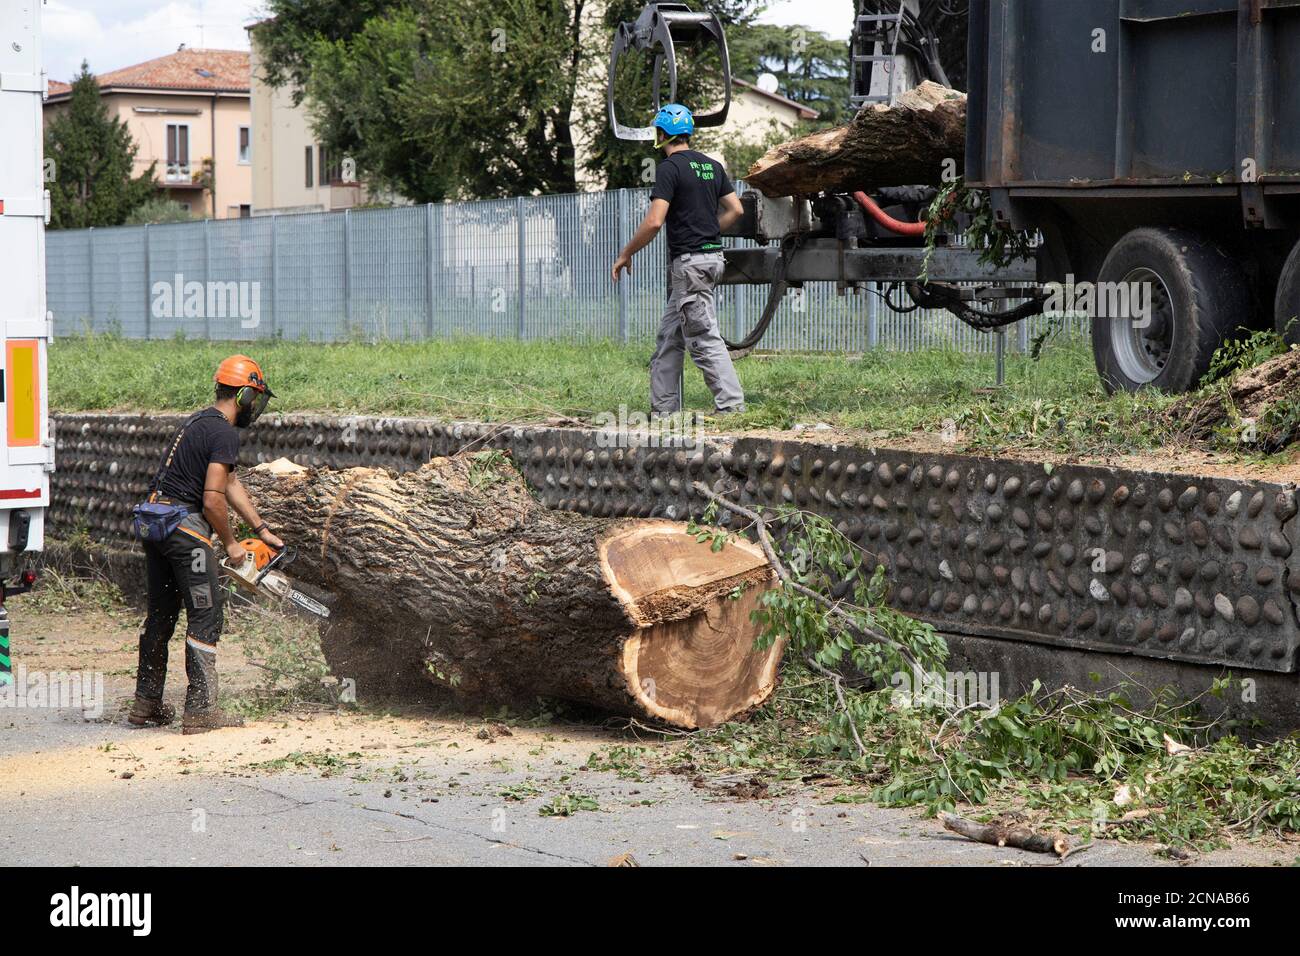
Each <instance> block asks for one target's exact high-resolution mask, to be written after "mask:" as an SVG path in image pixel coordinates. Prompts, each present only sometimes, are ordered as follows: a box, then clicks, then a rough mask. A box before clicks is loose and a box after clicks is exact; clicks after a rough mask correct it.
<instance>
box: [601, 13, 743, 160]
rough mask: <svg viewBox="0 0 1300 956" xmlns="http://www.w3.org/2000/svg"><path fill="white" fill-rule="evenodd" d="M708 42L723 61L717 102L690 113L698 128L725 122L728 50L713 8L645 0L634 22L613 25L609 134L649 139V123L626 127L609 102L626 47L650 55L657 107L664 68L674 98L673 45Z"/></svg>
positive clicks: (728, 93)
mask: <svg viewBox="0 0 1300 956" xmlns="http://www.w3.org/2000/svg"><path fill="white" fill-rule="evenodd" d="M701 42H703V43H708V44H710V45H712V46H715V47H716V48H717V50H718V53H719V55H720V58H721V61H722V79H723V97H722V105H721V106H720V107H719V108H718V109H716V110H713V111H712V112H708V113H695V125H696V126H697V127H709V126H721V125H722V124H723V123H725V122H726V121H727V112H728V111H729V110H730V109H731V60H730V57H729V56H728V53H727V37H726V34H725V33H724V32H723V29H722V21H721V20H719V19H718V15H717V14H716V13H697V12H695V11H694V10H692V9H691V8H690V7H688V6H686V4H684V3H648V4H646V5H645V7H644V9H642V11H641V13H640V15H639V16H638V17H637V18H636V20H634V21H624V22H623V23H620V24H619V25H618V32H617V33H615V35H614V47H613V50H612V52H611V53H610V58H609V86H608V89H607V102H608V106H609V125H610V128H611V129H612V130H613V131H614V135H615V136H616V137H618V138H619V139H623V140H640V141H653V140H654V138H655V131H654V127H653V126H627V125H625V124H624V123H622V122H621V121H620V120H619V118H618V111H617V108H616V106H615V103H614V93H615V90H614V83H615V77H616V76H617V72H618V63H619V59H620V58H621V57H622V56H623V55H624V54H626V53H628V52H629V51H636V52H638V53H643V54H653V55H654V108H655V111H656V112H658V110H659V108H660V107H661V106H663V105H664V103H663V102H661V100H660V89H661V87H660V82H661V80H662V79H663V78H664V69H665V68H666V69H667V80H668V91H669V92H668V102H676V100H677V46H676V45H677V44H678V43H701Z"/></svg>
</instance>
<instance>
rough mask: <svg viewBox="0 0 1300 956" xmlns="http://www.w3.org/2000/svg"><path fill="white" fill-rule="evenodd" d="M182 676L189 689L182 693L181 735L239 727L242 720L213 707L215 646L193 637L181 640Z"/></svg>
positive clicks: (215, 705) (215, 687) (215, 677)
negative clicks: (184, 674) (185, 678)
mask: <svg viewBox="0 0 1300 956" xmlns="http://www.w3.org/2000/svg"><path fill="white" fill-rule="evenodd" d="M185 673H186V674H187V675H188V676H189V679H190V686H189V687H188V688H186V690H185V715H184V716H183V717H182V718H181V733H183V734H202V733H207V732H208V731H209V730H221V729H222V728H224V727H242V726H244V721H243V718H241V717H236V716H235V715H234V714H231V713H227V712H226V711H224V710H222V709H221V708H220V707H218V706H217V689H218V685H219V681H218V680H217V645H215V644H205V643H203V642H202V641H200V640H198V639H197V638H194V637H187V638H186V639H185Z"/></svg>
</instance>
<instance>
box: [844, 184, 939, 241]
mask: <svg viewBox="0 0 1300 956" xmlns="http://www.w3.org/2000/svg"><path fill="white" fill-rule="evenodd" d="M853 198H854V199H856V200H857V201H858V205H859V206H861V207H862V208H863V209H865V210H866V211H867V215H868V216H870V217H871V218H872V219H874V220H875V221H876V222H878V223H879V224H880V225H881V226H882V227H883V228H885V229H888V230H889V231H890V232H896V233H898V234H899V235H900V236H924V235H925V227H926V223H925V221H924V220H922V221H921V222H903V221H901V220H898V219H895V218H894V217H893V216H891V215H890V214H889V213H887V212H885V210H883V209H881V208H880V206H879V205H877V203H876V201H875V200H874V199H872V198H871V197H870V196H868V195H867V194H866V193H864V192H861V191H858V192H855V193H854V194H853Z"/></svg>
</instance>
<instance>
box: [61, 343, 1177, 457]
mask: <svg viewBox="0 0 1300 956" xmlns="http://www.w3.org/2000/svg"><path fill="white" fill-rule="evenodd" d="M234 351H247V352H250V353H252V354H253V355H254V357H255V358H257V360H258V361H259V362H261V363H262V365H263V367H264V368H265V369H266V371H267V374H268V377H269V378H270V381H271V383H272V386H273V387H274V388H275V390H276V396H277V397H276V400H275V401H274V402H273V403H272V410H273V411H280V412H305V411H315V412H328V413H334V414H339V413H344V414H382V415H410V416H429V417H438V418H446V419H468V420H482V421H537V420H543V419H546V418H552V417H555V416H557V415H562V416H568V417H571V418H575V419H578V420H581V421H587V422H592V421H595V420H596V417H597V416H600V415H611V414H613V415H617V413H618V410H619V408H620V406H626V407H627V408H628V409H629V410H630V411H644V410H645V409H646V407H647V394H646V393H647V387H648V368H649V362H650V353H651V346H650V344H648V343H642V344H635V345H629V346H620V345H615V344H613V343H609V342H592V343H587V344H582V345H573V344H563V343H556V342H515V341H508V340H484V339H457V340H450V341H441V342H429V343H411V344H408V343H392V342H382V343H379V344H373V345H372V344H363V343H355V342H354V343H339V344H321V343H309V342H290V341H283V340H278V341H276V340H273V341H267V342H258V343H229V342H225V343H222V342H207V341H187V340H177V339H172V340H166V341H154V342H141V341H136V340H129V339H123V338H120V337H117V336H111V335H97V336H81V337H69V338H64V339H60V340H58V341H56V342H55V343H54V344H53V345H52V347H51V358H50V369H51V371H50V402H51V406H52V407H53V409H54V410H55V411H57V412H74V411H91V410H118V411H124V410H138V411H161V410H173V411H181V410H190V409H193V408H196V407H199V406H201V405H202V404H203V403H204V402H207V401H209V400H210V394H211V393H210V390H211V381H212V370H213V369H214V368H215V367H216V365H217V363H218V362H219V361H220V360H221V359H222V358H224V357H225V356H226V355H228V354H230V353H231V352H234ZM738 370H739V373H740V377H741V381H742V383H743V385H744V387H745V391H746V395H747V399H748V403H749V410H748V411H747V412H746V413H745V414H744V415H741V416H738V417H737V418H734V419H729V420H728V421H727V428H728V430H752V429H761V428H776V429H785V428H790V427H793V426H794V425H796V424H801V423H803V424H813V423H821V422H824V423H826V424H829V425H833V426H837V427H843V428H851V429H861V430H865V431H869V432H882V433H888V435H889V436H898V435H903V434H908V433H912V432H914V431H918V430H920V431H926V432H932V433H935V434H938V433H940V432H941V431H942V430H943V428H944V423H945V421H951V422H953V423H955V424H956V425H957V427H958V428H961V429H962V430H963V431H965V432H966V436H967V438H968V440H970V441H971V442H972V443H973V444H975V445H976V446H978V447H984V448H987V449H989V450H996V448H997V447H999V446H1000V445H1003V444H1014V445H1017V446H1022V447H1023V446H1030V447H1040V448H1044V449H1058V450H1062V451H1084V450H1092V451H1107V450H1113V449H1116V448H1123V449H1135V448H1141V447H1149V446H1151V445H1155V444H1158V443H1159V442H1160V441H1161V440H1162V437H1163V436H1162V435H1161V434H1160V433H1159V432H1158V430H1157V429H1156V428H1155V426H1154V424H1153V415H1152V414H1151V413H1152V410H1153V409H1154V408H1159V407H1162V406H1163V404H1164V403H1165V401H1166V400H1165V399H1162V398H1160V397H1158V396H1141V397H1138V398H1133V397H1129V396H1118V397H1114V398H1107V397H1106V395H1105V394H1104V392H1103V391H1102V389H1101V387H1100V385H1099V384H1098V382H1097V377H1096V373H1095V371H1094V369H1093V363H1092V357H1091V352H1090V349H1089V348H1088V346H1087V345H1086V343H1083V342H1080V341H1077V340H1076V341H1061V342H1056V343H1053V344H1052V345H1050V346H1049V347H1048V348H1047V349H1045V350H1044V352H1043V355H1042V357H1041V358H1040V359H1039V360H1038V361H1034V360H1032V359H1030V358H1028V357H1025V356H1021V355H1010V356H1008V360H1007V378H1006V386H1005V388H1003V389H999V390H996V391H991V390H990V386H992V385H993V384H994V381H995V371H994V360H993V358H992V357H991V356H971V355H966V354H963V353H960V352H956V351H950V350H934V351H926V352H917V353H892V352H890V353H885V352H876V353H869V354H867V355H865V356H860V357H859V356H844V355H803V354H780V355H771V356H755V357H751V358H748V359H746V360H744V361H743V362H741V363H740V364H739V365H738ZM686 404H687V407H688V408H694V409H700V410H707V409H709V408H710V407H711V401H710V397H709V393H708V389H707V388H706V387H705V385H704V381H703V379H702V378H701V376H700V374H699V372H697V371H696V370H695V369H694V368H693V367H691V366H690V365H689V363H688V366H687V373H686Z"/></svg>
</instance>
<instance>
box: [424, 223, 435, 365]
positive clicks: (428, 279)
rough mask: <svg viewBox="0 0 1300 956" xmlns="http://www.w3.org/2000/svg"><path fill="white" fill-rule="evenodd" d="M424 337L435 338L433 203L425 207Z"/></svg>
mask: <svg viewBox="0 0 1300 956" xmlns="http://www.w3.org/2000/svg"><path fill="white" fill-rule="evenodd" d="M424 293H425V299H426V301H425V313H424V325H425V328H424V337H425V338H426V339H430V340H431V339H432V338H433V203H426V204H425V206H424Z"/></svg>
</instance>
